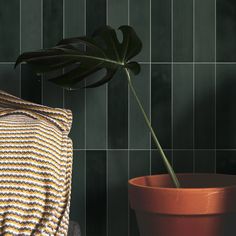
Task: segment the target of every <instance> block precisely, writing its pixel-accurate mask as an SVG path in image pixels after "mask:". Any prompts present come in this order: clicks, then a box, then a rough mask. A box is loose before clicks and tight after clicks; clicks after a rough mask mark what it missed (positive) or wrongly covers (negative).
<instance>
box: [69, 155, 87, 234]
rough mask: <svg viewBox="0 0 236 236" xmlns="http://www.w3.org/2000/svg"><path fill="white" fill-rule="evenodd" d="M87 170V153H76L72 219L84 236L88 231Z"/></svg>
mask: <svg viewBox="0 0 236 236" xmlns="http://www.w3.org/2000/svg"><path fill="white" fill-rule="evenodd" d="M85 186H86V170H85V151H74V153H73V172H72V190H71V206H70V219H71V220H74V221H77V222H78V223H79V225H80V229H81V233H82V235H85V229H86V221H85V220H86V189H85Z"/></svg>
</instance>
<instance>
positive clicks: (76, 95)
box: [64, 90, 85, 149]
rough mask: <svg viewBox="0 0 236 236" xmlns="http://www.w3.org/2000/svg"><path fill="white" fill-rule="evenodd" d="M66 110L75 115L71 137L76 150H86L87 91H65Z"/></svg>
mask: <svg viewBox="0 0 236 236" xmlns="http://www.w3.org/2000/svg"><path fill="white" fill-rule="evenodd" d="M64 98H65V108H67V109H70V110H71V111H72V114H73V122H72V129H71V132H70V136H71V138H72V140H73V147H74V149H85V100H84V98H85V91H84V90H78V91H77V90H76V91H65V97H64Z"/></svg>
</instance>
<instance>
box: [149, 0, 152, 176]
mask: <svg viewBox="0 0 236 236" xmlns="http://www.w3.org/2000/svg"><path fill="white" fill-rule="evenodd" d="M149 4H150V6H149V16H150V18H149V31H150V32H149V61H150V62H149V119H150V122H151V124H152V0H150V3H149ZM149 148H150V153H149V162H150V166H149V174H150V175H151V174H152V152H151V148H152V136H151V134H149Z"/></svg>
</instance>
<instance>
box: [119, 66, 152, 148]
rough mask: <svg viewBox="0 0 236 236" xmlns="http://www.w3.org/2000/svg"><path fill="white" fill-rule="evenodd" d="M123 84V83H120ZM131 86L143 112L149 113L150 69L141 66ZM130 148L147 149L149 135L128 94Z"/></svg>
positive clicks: (133, 101)
mask: <svg viewBox="0 0 236 236" xmlns="http://www.w3.org/2000/svg"><path fill="white" fill-rule="evenodd" d="M122 82H124V81H122ZM133 85H134V87H135V89H136V91H137V94H138V96H139V98H140V100H141V102H142V104H143V107H144V110H145V112H146V113H147V115H148V116H149V113H150V67H149V65H142V66H141V73H140V74H139V75H138V76H136V77H135V78H133ZM129 119H130V126H129V129H130V135H129V137H130V147H129V148H131V149H149V148H150V133H149V130H148V127H147V125H146V123H145V120H144V117H143V115H142V113H141V110H140V109H139V107H138V104H137V102H136V100H135V98H134V96H133V94H132V92H130V117H129Z"/></svg>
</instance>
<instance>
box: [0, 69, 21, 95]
mask: <svg viewBox="0 0 236 236" xmlns="http://www.w3.org/2000/svg"><path fill="white" fill-rule="evenodd" d="M0 89H1V90H3V91H5V92H8V93H10V94H12V95H15V96H20V71H19V67H18V68H16V69H15V70H14V69H13V64H1V65H0Z"/></svg>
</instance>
